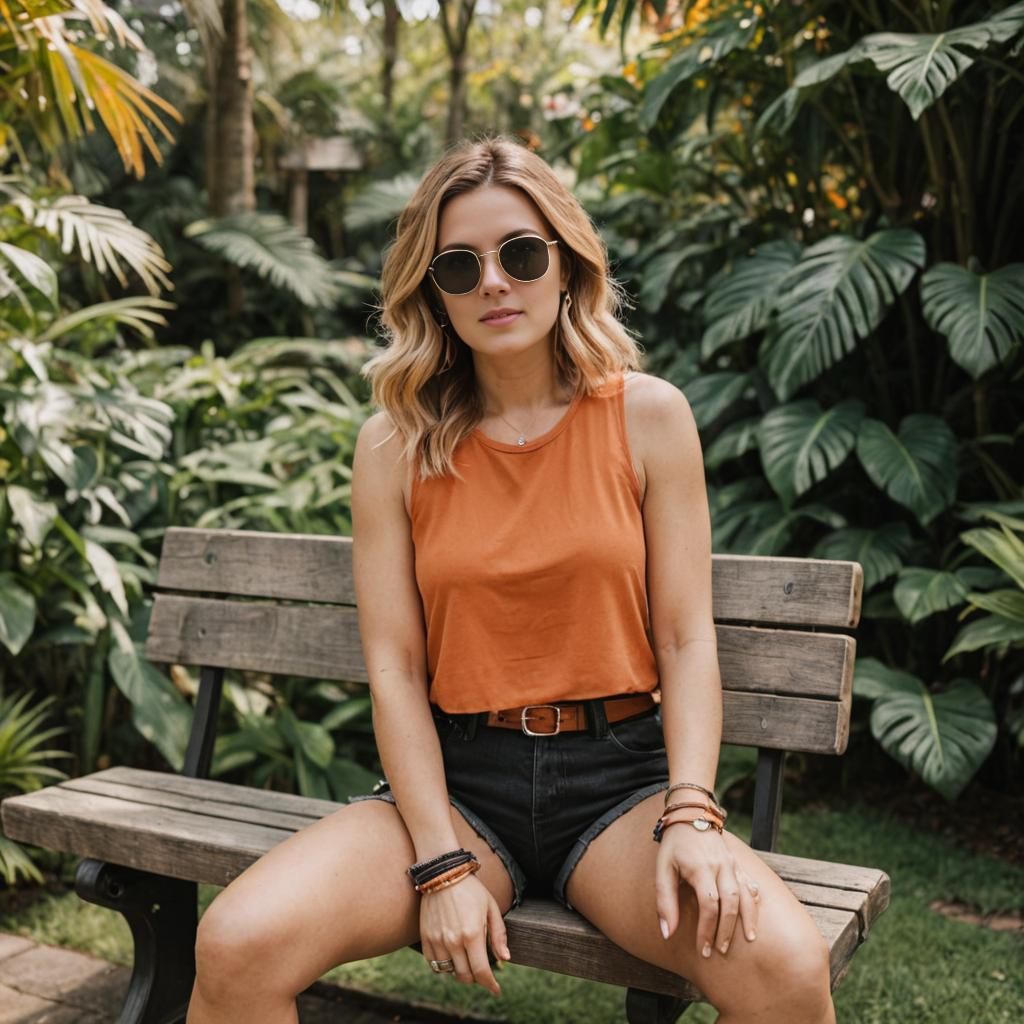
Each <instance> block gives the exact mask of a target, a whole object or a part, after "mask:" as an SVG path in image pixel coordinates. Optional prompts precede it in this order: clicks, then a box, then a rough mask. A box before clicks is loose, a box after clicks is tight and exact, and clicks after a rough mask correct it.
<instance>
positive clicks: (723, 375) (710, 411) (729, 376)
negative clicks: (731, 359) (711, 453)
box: [683, 370, 750, 429]
mask: <svg viewBox="0 0 1024 1024" xmlns="http://www.w3.org/2000/svg"><path fill="white" fill-rule="evenodd" d="M749 384H750V374H749V373H737V372H736V371H734V370H723V371H721V372H720V373H702V374H700V375H699V376H697V377H695V378H694V379H693V380H691V381H690V382H689V383H688V384H686V385H685V386H684V388H683V392H684V394H685V395H686V399H687V401H688V402H689V403H690V408H691V409H692V410H693V418H694V419H695V420H696V421H697V426H698V427H700V428H701V429H703V428H704V427H706V426H708V425H709V424H711V423H714V421H715V420H716V419H718V417H719V416H720V415H721V414H722V413H723V412H725V410H726V409H729V408H731V407H732V406H733V405H735V404H736V403H737V402H738V401H739V400H740V398H741V397H742V396H743V392H744V391H746V390H747V387H748V386H749Z"/></svg>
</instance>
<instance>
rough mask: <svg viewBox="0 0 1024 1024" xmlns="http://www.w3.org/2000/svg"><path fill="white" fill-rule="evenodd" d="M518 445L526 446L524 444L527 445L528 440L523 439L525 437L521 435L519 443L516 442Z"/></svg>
mask: <svg viewBox="0 0 1024 1024" xmlns="http://www.w3.org/2000/svg"><path fill="white" fill-rule="evenodd" d="M516 444H518V445H524V444H526V438H525V437H523V436H522V434H520V435H519V440H518V441H516Z"/></svg>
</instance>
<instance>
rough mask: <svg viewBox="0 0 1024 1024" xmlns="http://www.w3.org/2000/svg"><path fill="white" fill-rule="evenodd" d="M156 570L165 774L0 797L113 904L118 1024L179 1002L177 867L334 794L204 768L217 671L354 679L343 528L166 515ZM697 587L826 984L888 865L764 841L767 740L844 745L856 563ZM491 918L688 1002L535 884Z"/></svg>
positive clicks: (546, 951)
mask: <svg viewBox="0 0 1024 1024" xmlns="http://www.w3.org/2000/svg"><path fill="white" fill-rule="evenodd" d="M157 586H158V588H160V589H161V590H162V591H165V592H161V593H158V594H157V595H156V597H155V602H154V607H153V614H152V618H151V621H150V626H149V634H148V639H147V645H146V654H147V656H148V657H149V658H150V659H151V660H152V661H154V662H164V663H171V664H175V663H176V664H182V665H191V666H198V667H199V669H200V689H199V692H198V695H197V698H196V706H195V717H194V721H193V726H192V733H191V738H190V740H189V744H188V750H187V755H186V758H185V765H184V769H183V772H182V774H180V775H178V774H174V773H165V772H154V771H142V770H136V769H132V768H127V767H114V768H108V769H106V770H104V771H98V772H94V773H93V774H91V775H87V776H84V777H82V778H77V779H70V780H68V781H65V782H61V783H59V784H57V785H53V786H48V787H46V788H44V789H42V790H38V791H36V792H34V793H29V794H24V795H19V796H13V797H9V798H7V799H6V800H4V801H3V805H2V820H3V829H4V832H5V833H6V834H7V835H8V836H9V837H10V838H12V839H15V840H19V841H21V842H26V843H33V844H36V845H38V846H43V847H47V848H49V849H52V850H61V851H66V852H69V853H73V854H76V855H80V856H81V857H83V858H85V859H84V860H82V861H80V862H79V864H78V866H77V870H76V878H75V889H76V891H77V892H78V893H79V895H81V896H82V897H83V898H84V899H86V900H89V901H92V902H94V903H98V904H101V905H103V906H106V907H112V908H114V909H115V910H118V911H120V912H121V913H122V914H123V915H124V916H125V918H126V919H127V920H128V923H129V925H130V927H131V930H132V934H133V937H134V941H135V964H134V971H133V974H132V979H131V985H130V988H129V991H128V995H127V1000H126V1004H125V1009H124V1012H123V1015H122V1017H121V1024H135V1022H140V1024H141V1022H145V1024H170V1022H174V1021H177V1020H180V1019H182V1017H183V1014H184V1010H185V1007H186V1006H187V1002H188V998H189V995H190V993H191V987H192V981H193V977H194V972H195V961H194V940H195V929H196V924H197V905H196V883H198V882H209V883H214V884H216V885H226V884H227V883H228V882H230V881H231V879H233V878H235V877H236V876H237V875H238V874H240V873H241V872H242V871H243V870H244V869H245V868H246V867H248V866H249V865H250V864H251V863H252V862H253V861H255V860H256V859H257V858H258V857H260V856H261V855H262V854H264V853H265V852H266V851H267V850H269V849H270V848H271V847H272V846H274V844H275V843H279V842H281V841H282V840H283V839H285V838H287V837H288V836H289V835H290V834H291V833H292V832H294V831H296V830H297V829H300V828H302V827H303V826H305V825H307V824H309V823H311V822H313V821H315V820H316V819H318V818H320V817H322V816H324V815H326V814H329V813H331V812H332V811H334V810H336V809H337V807H338V806H340V805H339V804H336V803H333V802H331V801H327V800H320V799H309V798H306V797H302V796H297V795H293V794H289V793H276V792H270V791H267V790H258V789H253V788H250V787H246V786H240V785H235V784H230V783H225V782H218V781H213V780H210V779H208V777H207V776H208V775H209V769H210V762H211V757H212V751H213V743H214V734H215V729H216V719H217V708H218V705H219V701H220V695H221V688H222V683H223V677H224V670H225V669H227V668H234V669H250V670H258V671H263V672H269V673H275V674H284V675H292V676H303V677H312V678H317V679H324V680H329V679H330V680H349V681H364V682H365V681H366V672H365V668H364V665H363V657H362V652H361V648H360V642H359V632H358V628H357V618H356V611H355V607H354V605H355V596H354V589H353V582H352V541H351V539H350V538H345V537H324V536H306V535H281V534H272V533H257V532H249V531H235V530H203V529H184V528H172V529H169V530H168V531H167V533H166V536H165V538H164V544H163V551H162V557H161V559H160V568H159V577H158V582H157ZM713 586H714V594H713V602H714V611H715V620H716V626H717V635H718V653H719V663H720V666H721V672H722V684H723V690H724V694H723V711H724V731H723V741H724V742H727V743H735V744H744V745H747V746H753V747H756V748H757V749H758V761H757V778H756V787H755V795H754V808H753V831H752V842H751V846H752V847H754V848H755V849H757V850H758V851H760V852H761V856H762V857H763V859H764V860H765V862H766V863H767V864H769V865H770V866H771V867H772V869H773V870H774V871H776V872H777V873H778V874H779V875H780V876H781V877H782V878H783V879H784V880H785V881H786V883H787V884H788V885H789V887H790V889H791V890H792V891H793V893H794V894H795V895H796V896H797V897H798V898H799V899H800V900H801V902H802V903H803V904H804V905H805V906H806V907H807V909H808V912H809V913H810V915H811V917H812V918H813V919H814V921H815V923H816V924H817V925H818V927H819V928H820V929H821V932H822V934H823V935H824V936H825V938H826V939H827V941H828V945H829V948H830V950H831V962H832V985H833V988H835V987H836V986H837V985H838V983H839V981H840V980H841V979H842V977H843V976H844V975H845V973H846V971H847V970H848V968H849V965H850V961H851V959H852V957H853V954H854V952H855V951H856V949H857V947H858V946H859V945H860V944H861V943H862V942H863V941H864V940H865V939H866V937H867V935H868V931H869V929H870V927H871V924H872V922H873V921H874V920H875V918H876V917H877V916H878V915H879V914H880V913H881V912H882V911H883V910H884V909H885V907H886V906H887V905H888V902H889V878H888V876H887V875H886V874H885V872H883V871H880V870H878V869H877V868H865V867H855V866H852V865H848V864H833V863H829V862H826V861H819V860H812V859H808V858H803V857H791V856H787V855H785V854H781V853H774V852H771V851H773V849H774V846H775V838H776V833H777V829H778V821H779V812H780V806H781V797H782V777H783V762H784V759H785V753H786V751H787V750H794V751H807V752H812V753H819V754H820V753H825V754H842V753H843V751H844V750H845V749H846V743H847V738H848V728H849V720H850V703H851V690H852V677H853V660H854V648H855V644H854V639H853V636H852V635H851V634H852V630H853V628H854V627H855V626H856V624H857V620H858V616H859V611H860V599H861V589H862V572H861V567H860V565H859V564H858V563H856V562H839V561H823V560H816V559H803V558H761V557H747V556H733V555H716V556H714V559H713ZM166 591H170V592H166ZM189 592H191V593H189ZM254 599H255V600H254ZM826 627H831V628H832V630H833V631H831V632H823V631H822V630H823V629H824V628H826ZM836 630H839V631H836ZM506 922H507V927H508V936H509V946H510V947H511V950H512V956H513V960H514V962H516V963H519V964H526V965H529V966H531V967H540V968H544V969H545V970H549V971H557V972H560V973H562V974H568V975H573V976H575V977H579V978H587V979H592V980H595V981H603V982H608V983H611V984H616V985H622V986H625V987H626V988H627V989H628V992H627V997H626V1016H627V1020H629V1021H630V1022H633V1024H638V1022H641V1021H643V1022H646V1024H656V1022H657V1024H662V1022H670V1021H675V1020H676V1019H677V1017H678V1016H679V1014H680V1013H681V1012H682V1011H683V1010H684V1009H685V1008H686V1006H688V1005H689V1003H691V1002H694V1001H704V1000H703V997H702V995H701V993H700V992H699V991H698V990H697V989H696V988H695V987H694V986H693V985H692V984H690V983H689V982H688V981H686V980H685V979H683V978H682V977H680V976H678V975H676V974H673V973H670V972H667V971H664V970H661V969H659V968H656V967H654V966H652V965H650V964H648V963H646V962H644V961H641V960H639V959H636V958H635V957H633V956H630V955H629V954H627V953H626V952H625V951H624V950H622V949H621V948H620V947H618V946H616V945H615V944H613V943H612V942H610V941H609V940H608V939H606V938H605V937H604V936H603V934H602V933H600V932H599V931H598V930H597V929H595V928H594V927H593V926H592V925H591V924H590V923H589V922H588V921H587V920H586V919H584V918H583V917H582V916H580V915H579V914H577V913H575V912H573V911H569V910H566V909H565V908H563V907H562V906H561V905H560V904H558V903H556V902H555V901H554V900H553V899H549V898H527V899H525V900H524V901H523V903H522V904H521V905H520V906H519V907H517V908H516V909H515V910H513V911H511V912H510V913H509V914H508V915H507V916H506Z"/></svg>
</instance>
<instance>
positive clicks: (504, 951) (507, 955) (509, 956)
mask: <svg viewBox="0 0 1024 1024" xmlns="http://www.w3.org/2000/svg"><path fill="white" fill-rule="evenodd" d="M501 952H502V955H503V956H504V957H505V959H506V960H511V959H512V954H511V953H510V952H509V951H508V946H503V947H502V950H501Z"/></svg>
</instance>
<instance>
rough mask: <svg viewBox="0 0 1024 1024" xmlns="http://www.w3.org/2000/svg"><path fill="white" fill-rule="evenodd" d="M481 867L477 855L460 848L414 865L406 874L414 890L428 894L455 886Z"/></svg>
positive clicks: (407, 869)
mask: <svg viewBox="0 0 1024 1024" xmlns="http://www.w3.org/2000/svg"><path fill="white" fill-rule="evenodd" d="M480 866H481V865H480V861H479V860H477V857H476V854H475V853H470V851H469V850H464V849H462V847H461V846H460V847H459V849H457V850H451V851H449V852H448V853H442V854H439V855H438V856H437V857H431V858H430V860H423V861H420V862H419V863H418V864H413V865H412V866H411V867H409V868H406V874H407V875H408V876H409V877H410V878H411V879H412V884H413V888H414V889H415V890H416V891H417V892H420V893H428V892H436V891H437V890H439V889H444V888H446V887H447V886H449V885H454V884H455V883H456V882H459V881H461V880H462V879H463V878H465V877H466V876H467V875H472V874H474V873H475V872H477V871H479V870H480Z"/></svg>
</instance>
